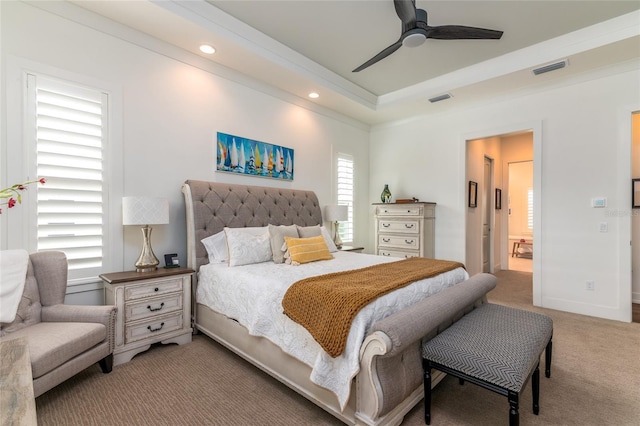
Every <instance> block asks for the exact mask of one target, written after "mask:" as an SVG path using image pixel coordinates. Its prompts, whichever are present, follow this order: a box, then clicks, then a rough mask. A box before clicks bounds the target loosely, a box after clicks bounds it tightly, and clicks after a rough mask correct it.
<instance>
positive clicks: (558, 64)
mask: <svg viewBox="0 0 640 426" xmlns="http://www.w3.org/2000/svg"><path fill="white" fill-rule="evenodd" d="M567 65H568V62H567V60H566V59H563V60H562V61H559V62H554V63H553V64H549V65H544V66H542V67H540V68H535V69H534V70H533V73H534V74H535V75H540V74H544V73H545V72H550V71H555V70H559V69H561V68H564V67H566V66H567Z"/></svg>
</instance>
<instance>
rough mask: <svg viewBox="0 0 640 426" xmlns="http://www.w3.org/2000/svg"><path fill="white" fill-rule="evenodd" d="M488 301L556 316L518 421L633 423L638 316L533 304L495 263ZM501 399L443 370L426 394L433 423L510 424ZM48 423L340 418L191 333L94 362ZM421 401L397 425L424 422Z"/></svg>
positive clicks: (639, 391)
mask: <svg viewBox="0 0 640 426" xmlns="http://www.w3.org/2000/svg"><path fill="white" fill-rule="evenodd" d="M496 275H497V276H498V286H497V287H496V289H495V290H493V291H492V292H491V293H489V300H490V301H491V302H493V303H499V304H504V305H509V306H514V307H518V308H522V309H529V310H534V311H538V312H544V313H546V314H548V315H550V316H551V317H552V318H553V321H554V337H553V363H552V368H551V378H550V379H547V378H545V377H544V375H541V378H540V414H539V415H538V416H535V415H534V414H533V413H532V411H531V390H530V388H531V386H530V384H529V385H528V386H527V390H526V391H525V392H524V393H523V395H522V397H521V403H520V421H521V424H523V425H581V426H583V425H594V426H596V425H597V426H602V425H620V426H633V425H640V324H638V323H631V324H627V323H621V322H617V321H609V320H604V319H598V318H592V317H587V316H583V315H576V314H570V313H565V312H559V311H553V310H549V309H541V308H535V307H533V306H532V293H531V274H530V273H526V272H517V271H502V272H499V273H498V274H496ZM508 407H509V405H508V403H507V399H506V398H505V397H502V396H499V395H497V394H495V393H493V392H490V391H487V390H485V389H482V388H479V387H477V386H474V385H471V384H465V385H463V386H460V385H459V384H458V380H457V379H455V378H452V377H446V378H445V379H444V380H443V381H442V382H441V383H440V384H439V385H438V386H437V387H436V389H435V391H434V393H433V400H432V424H433V425H497V424H505V425H506V424H507V423H508ZM36 408H37V414H38V424H39V425H40V426H47V425H65V426H67V425H107V426H108V425H127V426H129V425H249V424H251V425H339V424H342V423H341V422H339V421H338V420H337V419H335V418H334V417H333V416H331V415H330V414H328V413H326V412H325V411H323V410H322V409H320V408H318V407H316V406H315V405H314V404H312V403H311V402H309V401H307V400H306V399H305V398H303V397H301V396H299V395H298V394H296V393H295V392H293V391H292V390H290V389H289V388H287V387H286V386H284V385H282V384H280V383H279V382H278V381H276V380H275V379H273V378H271V377H269V376H268V375H266V374H265V373H263V372H262V371H260V370H258V369H257V368H254V367H252V366H251V365H249V364H248V363H246V362H245V361H244V360H242V359H241V358H239V357H238V356H236V355H234V354H233V353H231V352H229V351H228V350H226V349H225V348H223V347H222V346H220V345H219V344H217V343H216V342H214V341H212V340H211V339H209V338H207V337H205V336H202V335H197V336H194V339H193V342H191V343H190V344H188V345H183V346H178V345H153V346H152V347H151V349H150V350H148V351H147V352H145V353H142V354H139V355H137V356H136V357H134V358H133V360H131V361H130V362H129V363H126V364H122V365H119V366H116V367H114V369H113V372H112V373H111V374H102V372H101V371H100V368H99V367H98V366H97V365H94V366H92V367H90V368H88V369H86V370H85V371H83V372H81V373H80V374H78V375H76V376H75V377H73V378H71V379H69V380H67V381H66V382H64V383H62V384H61V385H59V386H57V387H55V388H54V389H52V390H50V391H49V392H47V393H45V394H44V395H42V396H40V397H38V398H37V399H36ZM423 416H424V409H423V406H422V404H421V403H420V404H418V405H417V406H416V407H415V408H414V409H413V410H412V411H410V412H409V413H408V414H407V416H406V417H405V419H404V422H403V423H402V424H403V425H411V426H414V425H416V426H417V425H423V424H424V417H423Z"/></svg>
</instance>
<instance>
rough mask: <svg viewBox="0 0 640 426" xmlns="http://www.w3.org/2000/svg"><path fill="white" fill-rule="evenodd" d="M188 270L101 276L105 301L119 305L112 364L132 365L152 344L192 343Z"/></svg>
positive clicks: (174, 269) (173, 269)
mask: <svg viewBox="0 0 640 426" xmlns="http://www.w3.org/2000/svg"><path fill="white" fill-rule="evenodd" d="M192 275H193V270H192V269H189V268H169V269H164V268H163V269H157V270H155V271H151V272H135V271H127V272H114V273H108V274H102V275H100V278H101V279H102V281H103V282H104V299H105V303H106V304H108V305H116V306H117V308H118V313H117V316H116V330H115V340H116V343H115V349H114V351H113V365H118V364H123V363H125V362H129V361H130V360H131V358H133V357H134V356H135V355H136V354H138V353H140V352H143V351H146V350H147V349H149V347H150V346H151V344H152V343H158V342H160V343H177V344H180V345H182V344H185V343H189V342H191V334H192V328H191V276H192Z"/></svg>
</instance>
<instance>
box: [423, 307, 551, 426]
mask: <svg viewBox="0 0 640 426" xmlns="http://www.w3.org/2000/svg"><path fill="white" fill-rule="evenodd" d="M552 334H553V321H552V320H551V318H549V317H548V316H547V315H543V314H540V313H536V312H530V311H525V310H522V309H515V308H510V307H506V306H501V305H495V304H491V303H487V304H484V305H482V306H480V307H478V308H476V309H474V310H473V311H471V312H470V313H468V314H467V315H465V316H464V317H463V318H461V319H460V320H459V321H457V322H455V323H454V324H453V325H451V327H449V328H447V329H446V330H444V331H443V332H442V333H440V334H438V335H437V336H436V337H434V338H433V339H431V340H429V341H426V342H424V344H423V346H422V358H423V360H422V365H423V369H424V408H425V411H424V419H425V422H426V424H431V369H433V368H435V369H437V370H440V371H442V372H444V373H447V374H451V375H452V376H454V377H457V378H458V379H460V383H461V384H462V383H464V381H465V380H466V381H468V382H471V383H474V384H476V385H479V386H482V387H483V388H486V389H489V390H491V391H494V392H497V393H499V394H500V395H504V396H506V397H507V398H508V399H509V406H510V410H509V425H510V426H516V425H518V422H519V414H518V400H519V397H520V393H521V392H522V389H524V386H525V385H526V384H527V382H528V380H529V378H532V383H531V387H532V389H533V412H534V414H536V415H537V414H538V411H539V396H540V370H539V364H540V355H541V354H542V352H543V351H545V366H546V369H545V375H546V376H547V377H550V376H551V346H552V345H551V337H552Z"/></svg>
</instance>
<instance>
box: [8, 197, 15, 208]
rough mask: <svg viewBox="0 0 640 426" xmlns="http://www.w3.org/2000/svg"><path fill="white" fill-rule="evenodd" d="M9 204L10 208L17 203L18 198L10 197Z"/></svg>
mask: <svg viewBox="0 0 640 426" xmlns="http://www.w3.org/2000/svg"><path fill="white" fill-rule="evenodd" d="M7 204H8V205H9V208H11V207H13V206H15V205H16V200H14V199H13V198H9V202H8V203H7Z"/></svg>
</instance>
